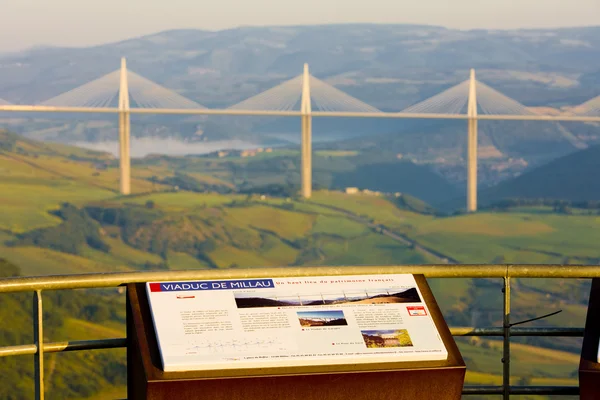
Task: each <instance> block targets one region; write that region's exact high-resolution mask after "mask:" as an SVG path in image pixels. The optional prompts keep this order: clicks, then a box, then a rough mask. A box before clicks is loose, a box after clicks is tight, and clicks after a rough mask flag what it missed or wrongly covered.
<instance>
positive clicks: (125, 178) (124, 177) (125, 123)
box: [119, 58, 131, 195]
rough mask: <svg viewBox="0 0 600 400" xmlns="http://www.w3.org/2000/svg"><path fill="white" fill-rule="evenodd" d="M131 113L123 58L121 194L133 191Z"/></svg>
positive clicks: (120, 104) (120, 148) (120, 125)
mask: <svg viewBox="0 0 600 400" xmlns="http://www.w3.org/2000/svg"><path fill="white" fill-rule="evenodd" d="M130 137H131V114H130V112H129V86H128V83H127V63H126V61H125V58H122V59H121V86H120V88H119V169H120V171H121V181H120V191H121V194H124V195H128V194H130V193H131V155H130V148H131V145H130V143H129V141H130Z"/></svg>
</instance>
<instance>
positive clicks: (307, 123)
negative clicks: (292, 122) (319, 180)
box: [300, 64, 312, 199]
mask: <svg viewBox="0 0 600 400" xmlns="http://www.w3.org/2000/svg"><path fill="white" fill-rule="evenodd" d="M300 112H301V114H302V116H301V119H302V122H301V125H302V129H301V130H302V138H301V139H302V144H301V146H302V151H301V157H302V197H304V198H305V199H309V198H310V197H311V195H312V143H311V141H312V115H311V114H312V107H311V99H310V74H309V72H308V64H304V75H303V78H302V100H301V106H300Z"/></svg>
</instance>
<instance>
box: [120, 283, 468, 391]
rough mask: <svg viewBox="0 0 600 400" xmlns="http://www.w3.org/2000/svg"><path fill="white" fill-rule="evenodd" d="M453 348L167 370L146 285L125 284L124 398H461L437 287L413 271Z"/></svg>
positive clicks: (456, 357)
mask: <svg viewBox="0 0 600 400" xmlns="http://www.w3.org/2000/svg"><path fill="white" fill-rule="evenodd" d="M415 280H416V281H417V284H418V285H419V289H420V291H421V294H422V295H423V301H425V302H426V304H427V306H428V308H429V311H430V313H431V316H432V318H433V321H434V322H435V325H436V327H437V329H438V332H439V334H440V336H441V337H442V340H443V342H444V345H445V346H446V349H447V350H448V359H447V360H445V361H422V362H413V361H411V362H392V363H370V364H344V365H321V366H303V367H298V366H295V367H276V368H244V369H235V370H233V369H229V370H211V371H189V372H164V371H163V370H162V369H161V359H160V353H159V349H158V344H157V341H156V334H155V331H154V326H153V322H152V315H151V313H150V309H149V306H148V298H147V295H146V287H145V284H143V283H142V284H139V283H138V284H130V285H128V286H127V292H128V294H127V338H128V343H127V392H128V393H127V398H128V399H129V400H139V399H149V400H167V399H169V400H170V399H173V398H177V399H179V400H188V399H189V400H191V399H207V400H208V399H210V400H242V399H243V400H259V399H260V400H276V399H277V400H278V399H286V400H347V399H354V400H367V399H368V400H389V399H394V400H414V399H420V400H427V399H432V400H433V399H435V400H459V399H460V398H461V391H462V387H463V383H464V378H465V372H466V367H465V363H464V361H463V359H462V357H461V355H460V352H459V351H458V348H457V346H456V343H455V342H454V340H453V338H452V336H451V334H450V330H449V329H448V326H447V325H446V323H445V321H444V319H443V317H442V314H441V312H440V309H439V307H438V305H437V303H436V302H435V299H434V297H433V294H432V293H431V290H430V289H429V286H428V285H427V281H426V280H425V278H424V277H423V276H422V275H415Z"/></svg>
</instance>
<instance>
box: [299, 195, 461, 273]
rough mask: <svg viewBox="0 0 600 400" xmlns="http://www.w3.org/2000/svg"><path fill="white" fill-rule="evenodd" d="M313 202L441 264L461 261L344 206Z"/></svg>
mask: <svg viewBox="0 0 600 400" xmlns="http://www.w3.org/2000/svg"><path fill="white" fill-rule="evenodd" d="M311 203H312V204H315V205H318V206H320V207H324V208H328V209H330V210H334V211H337V212H340V213H342V214H344V215H346V216H347V217H348V218H350V219H352V220H354V221H356V222H359V223H361V224H363V225H366V226H368V227H369V228H371V229H373V230H374V231H375V232H378V233H380V234H382V235H385V236H387V237H389V238H391V239H394V240H396V241H398V242H401V243H403V244H405V245H407V246H412V247H413V248H414V249H415V250H416V251H418V252H420V253H421V254H425V255H427V256H430V257H433V258H435V259H437V260H438V261H439V262H440V264H458V263H459V262H458V261H457V260H455V259H454V258H452V257H450V256H447V255H445V254H442V253H440V252H439V251H437V250H434V249H431V248H428V247H425V246H423V245H421V244H419V243H418V242H417V241H415V240H413V239H411V238H409V237H408V236H405V235H403V234H401V233H398V232H394V231H392V230H391V229H389V228H388V227H386V226H385V225H383V224H375V223H373V222H371V221H369V220H367V219H365V218H362V217H360V216H358V215H356V214H354V213H352V212H350V211H348V210H345V209H343V208H339V207H335V206H330V205H327V204H322V203H315V202H311Z"/></svg>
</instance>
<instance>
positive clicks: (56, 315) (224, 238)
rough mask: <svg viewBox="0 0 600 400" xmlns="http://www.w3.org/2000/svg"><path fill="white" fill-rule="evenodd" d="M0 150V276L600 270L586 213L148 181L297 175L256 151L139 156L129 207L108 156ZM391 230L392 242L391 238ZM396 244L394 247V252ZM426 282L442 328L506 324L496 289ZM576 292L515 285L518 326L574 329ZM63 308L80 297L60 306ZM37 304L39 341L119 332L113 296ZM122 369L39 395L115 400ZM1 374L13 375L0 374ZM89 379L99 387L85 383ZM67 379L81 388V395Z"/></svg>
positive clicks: (8, 338) (82, 363) (548, 343)
mask: <svg viewBox="0 0 600 400" xmlns="http://www.w3.org/2000/svg"><path fill="white" fill-rule="evenodd" d="M5 138H8V139H10V140H11V141H13V144H12V145H11V147H10V148H8V146H5V148H4V149H3V150H2V151H0V160H1V162H2V163H3V164H1V167H0V193H2V196H0V205H1V207H2V208H1V210H2V211H1V212H0V257H1V258H3V259H5V260H6V262H5V263H4V264H2V265H3V266H0V268H3V269H4V270H7V271H8V272H6V274H9V273H10V274H15V273H17V272H18V271H17V270H16V269H15V267H14V266H18V268H19V269H20V271H21V273H22V274H23V275H45V274H61V273H84V272H109V271H132V270H159V269H163V270H164V269H202V268H230V267H260V266H291V265H293V266H301V265H341V266H343V265H369V264H370V265H373V264H377V265H386V264H387V265H394V264H395V265H397V264H423V263H439V262H441V259H440V258H441V257H447V258H451V259H456V260H458V261H459V262H464V263H489V262H501V263H502V262H507V263H567V264H568V263H590V262H592V263H596V262H597V261H598V260H600V251H599V250H598V246H597V243H598V240H600V237H597V235H595V234H594V232H599V231H600V230H598V227H597V224H598V222H597V221H596V219H594V218H589V217H586V216H578V215H556V214H540V213H533V212H526V211H520V212H510V213H502V214H499V213H481V214H474V215H462V216H456V217H451V218H440V217H436V216H435V215H434V213H433V212H434V210H432V209H431V207H429V206H428V205H427V204H426V203H424V202H422V201H420V200H419V199H415V198H413V197H412V196H409V195H404V194H403V195H401V196H399V197H396V196H390V197H388V196H385V195H379V196H378V195H376V194H374V193H371V194H369V193H360V194H354V195H349V194H345V193H342V192H339V191H330V190H317V191H315V193H314V196H313V198H312V199H311V200H309V201H302V200H298V199H296V198H295V197H294V196H292V197H274V196H269V195H267V196H263V195H262V194H261V193H260V190H259V191H258V192H257V193H253V192H252V191H248V192H247V193H246V194H243V195H242V194H218V193H214V192H213V193H208V192H206V191H204V192H201V190H206V189H202V186H199V187H197V188H196V187H195V188H190V190H178V191H177V190H174V189H173V186H171V185H170V184H168V183H160V182H157V181H161V182H162V181H163V180H164V179H165V178H168V177H175V173H177V172H179V173H183V174H185V175H186V176H188V177H191V178H192V179H193V180H194V181H195V182H205V183H206V184H210V185H212V184H216V185H217V186H222V187H229V188H230V189H233V188H238V187H239V185H241V181H243V177H244V174H246V178H247V181H248V183H247V184H246V185H248V186H246V187H252V186H251V185H257V186H256V187H258V188H260V187H261V186H260V185H264V184H268V182H269V180H270V179H272V178H273V179H274V178H276V177H278V179H281V178H280V176H278V174H279V172H280V171H281V170H283V168H284V167H285V165H288V163H290V162H293V161H290V160H293V157H295V156H294V155H293V154H291V155H290V154H286V153H285V152H284V151H283V150H282V154H277V153H276V152H272V153H262V154H260V155H256V156H255V157H249V158H241V157H237V156H228V157H224V158H218V157H179V158H163V157H157V158H148V159H144V160H142V161H138V162H137V163H135V164H134V168H133V176H134V180H133V190H134V194H133V195H130V196H120V195H119V194H118V193H117V188H118V170H117V169H116V165H115V163H114V162H113V161H114V160H111V159H110V158H106V159H107V160H108V161H106V162H105V163H104V164H102V166H101V167H100V168H98V167H97V163H98V161H97V160H98V159H104V157H106V155H104V154H102V153H100V154H93V155H90V156H89V157H91V159H88V158H86V157H87V156H84V155H81V156H79V157H80V158H78V159H75V158H74V157H71V154H72V152H73V151H76V150H71V149H70V148H65V147H60V148H57V149H56V150H52V151H50V150H45V149H43V150H34V149H33V148H31V147H27V149H25V147H24V146H31V145H32V144H33V145H36V142H29V141H21V140H20V139H19V138H18V137H16V136H12V135H6V136H5ZM8 139H5V141H4V142H8V141H9V140H8ZM19 147H21V148H23V149H24V150H18V148H19ZM36 149H37V147H36ZM357 156H358V157H360V153H358V152H350V151H346V152H321V153H319V155H318V157H319V158H318V160H319V165H320V167H319V168H323V166H326V167H327V168H329V169H328V170H330V171H331V170H332V168H333V166H336V168H339V169H338V170H341V171H344V168H347V167H344V165H346V163H350V164H351V162H350V161H349V159H350V158H352V157H357ZM94 157H97V158H94ZM286 157H287V158H286ZM261 160H262V161H261ZM265 161H268V162H266V163H265ZM327 168H323V169H324V170H327ZM261 171H267V172H261ZM330 176H331V175H330ZM261 177H262V178H263V180H261ZM186 179H187V178H186ZM187 182H189V181H187ZM191 189H193V190H194V191H192V190H191ZM386 230H389V231H391V232H394V233H396V235H397V237H396V238H394V237H391V236H389V235H386V234H385V231H386ZM398 235H399V236H401V237H402V238H404V239H403V240H399V239H398ZM423 249H431V250H432V251H434V252H435V253H431V252H428V251H426V250H423ZM440 255H441V256H440ZM9 263H10V265H9ZM15 271H17V272H15ZM430 284H431V286H432V288H433V290H434V292H435V295H436V298H438V300H439V304H440V305H441V306H442V308H443V312H444V316H445V318H446V320H447V322H448V323H449V324H451V325H455V326H456V325H462V326H469V325H471V324H472V323H475V324H477V325H478V326H492V325H495V324H497V323H500V322H501V318H502V314H501V308H502V303H501V301H502V294H501V291H500V289H501V286H500V285H501V282H500V281H499V280H498V281H496V280H491V279H490V280H474V279H455V280H443V281H442V280H430ZM586 285H587V283H585V282H583V283H582V282H579V281H573V280H516V281H515V290H514V298H513V315H514V319H515V320H520V319H526V318H531V317H533V316H536V315H541V314H543V313H545V312H548V309H549V308H550V309H552V310H554V309H558V308H560V309H563V313H561V314H559V315H558V316H554V317H551V318H550V319H549V320H544V321H541V322H539V324H542V325H567V326H581V325H582V324H583V318H584V316H585V302H586V296H587V286H586ZM71 295H73V296H75V297H73V300H68V299H71V298H70V297H68V296H71ZM47 296H48V301H47V303H45V304H46V306H45V310H46V311H48V312H49V314H48V315H49V320H48V321H47V323H48V328H47V330H46V334H47V337H46V340H65V339H71V340H75V339H91V338H102V337H119V336H122V335H123V315H122V312H123V304H122V302H123V296H122V295H118V294H117V293H116V291H103V290H100V291H85V292H75V293H72V294H71V293H70V292H65V293H64V294H56V293H49V294H48V295H47ZM65 296H66V297H65ZM78 296H79V297H78ZM0 302H3V303H2V304H1V305H0V310H4V313H5V314H2V319H3V320H11V321H12V323H11V324H10V325H5V326H4V328H2V329H3V330H0V338H4V339H3V343H4V344H22V343H28V342H29V341H30V340H31V337H30V336H31V335H30V332H31V329H30V321H31V319H30V318H31V317H30V296H29V295H22V296H21V297H19V295H15V296H12V295H11V296H5V295H2V296H0ZM532 304H533V305H535V306H533V307H532ZM13 311H14V312H13ZM9 312H10V315H9ZM50 315H52V316H50ZM528 340H530V342H529V344H533V345H535V346H543V347H545V348H553V349H559V350H561V351H568V352H571V353H577V352H578V351H579V349H578V347H577V344H576V343H574V342H573V341H569V340H567V339H564V340H563V339H561V338H558V339H557V338H552V340H547V339H528ZM481 343H483V342H481ZM481 343H465V344H464V345H461V346H462V347H461V349H462V351H463V352H464V354H466V355H468V363H469V369H470V371H472V374H471V375H470V378H469V379H472V381H471V382H489V381H495V380H496V379H498V373H499V364H497V365H496V367H497V368H495V366H494V365H492V363H491V361H490V360H492V359H493V358H494V357H495V355H496V353H497V352H496V350H494V349H495V347H494V344H493V343H491V344H490V343H487V342H486V343H487V344H485V345H483V344H481ZM0 345H1V344H0ZM531 349H539V347H531V348H528V349H525V348H524V349H523V351H524V353H523V354H525V353H527V352H529V353H531V352H532V351H533V350H531ZM530 350H531V351H530ZM571 353H569V354H571ZM557 357H558V356H557ZM561 357H562V356H561ZM496 358H498V357H496ZM563 358H564V357H563ZM571 358H572V357H571ZM566 359H568V357H567V358H565V360H566ZM53 360H56V361H53ZM5 361H6V363H4V361H3V364H2V365H0V371H2V374H3V375H2V376H6V377H7V378H6V379H12V380H14V381H15V382H18V388H23V391H19V393H18V394H16V395H12V396H13V397H7V396H9V395H5V393H3V392H0V398H16V399H24V398H30V397H31V387H32V385H31V384H32V381H31V364H30V361H31V360H30V357H23V358H10V359H8V358H7V359H5ZM59 361H60V362H59ZM488 361H490V362H488ZM124 362H125V361H124V353H123V352H122V351H120V352H119V351H116V350H115V351H114V352H112V351H109V352H104V351H98V352H83V353H71V354H61V355H49V357H48V362H47V363H46V365H47V368H49V371H48V372H47V376H48V377H49V378H48V383H47V386H48V390H49V393H50V394H49V398H65V399H67V398H85V397H91V396H100V398H101V397H102V396H104V395H108V393H111V395H112V393H116V392H115V391H117V392H118V391H119V390H122V386H123V374H122V370H123V365H124V364H123V363H124ZM542 364H543V363H541V362H540V365H539V366H536V371H538V372H539V375H540V376H545V377H546V378H544V379H547V381H544V383H548V384H551V383H552V382H558V381H557V379H559V378H565V371H566V370H568V368H569V365H570V364H569V363H567V362H566V361H565V362H564V363H559V364H556V363H548V364H547V365H546V364H544V365H542ZM5 368H6V369H8V370H10V371H14V372H8V373H6V374H4V371H5ZM575 368H576V366H575V365H573V369H575ZM515 371H517V372H515V373H516V374H517V375H516V376H515V379H520V378H521V377H523V376H527V371H526V370H525V369H522V370H517V369H515ZM15 374H16V375H15ZM536 374H537V372H536ZM88 375H91V376H93V379H89V381H88V379H83V376H88ZM19 376H21V377H22V378H20V379H19V378H18V377H19ZM567 378H569V377H567ZM0 379H1V380H0V388H5V387H14V386H10V385H8V384H5V382H9V381H4V380H3V379H5V378H0ZM569 379H570V378H569ZM72 382H79V383H81V382H85V384H81V385H79V386H76V385H74V384H73V383H72ZM540 382H541V381H540ZM561 382H563V381H561ZM115 396H117V395H115Z"/></svg>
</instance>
